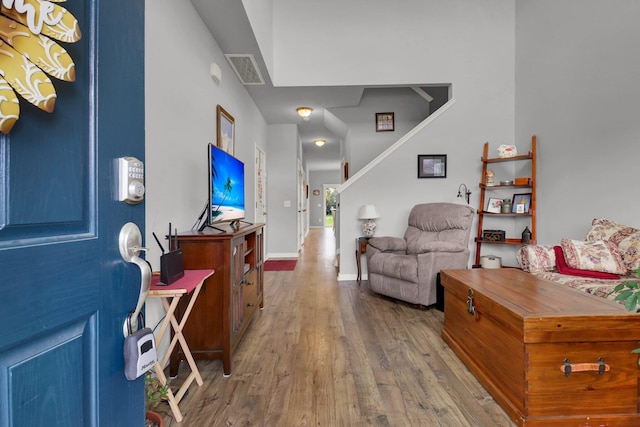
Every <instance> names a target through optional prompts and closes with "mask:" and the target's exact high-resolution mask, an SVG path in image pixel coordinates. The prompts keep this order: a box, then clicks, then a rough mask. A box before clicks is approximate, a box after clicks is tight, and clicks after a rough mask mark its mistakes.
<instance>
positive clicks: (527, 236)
mask: <svg viewBox="0 0 640 427" xmlns="http://www.w3.org/2000/svg"><path fill="white" fill-rule="evenodd" d="M529 240H531V230H529V227H528V226H527V227H525V228H524V231H523V232H522V243H529Z"/></svg>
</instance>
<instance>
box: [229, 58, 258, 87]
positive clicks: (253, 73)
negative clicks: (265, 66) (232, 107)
mask: <svg viewBox="0 0 640 427" xmlns="http://www.w3.org/2000/svg"><path fill="white" fill-rule="evenodd" d="M224 56H225V57H226V58H227V61H229V64H231V68H233V71H235V73H236V75H237V76H238V78H239V79H240V82H241V83H242V84H244V85H263V84H264V79H263V78H262V74H261V73H260V68H258V63H257V62H256V59H255V58H254V56H253V55H251V54H244V55H234V54H228V53H226V54H225V55H224Z"/></svg>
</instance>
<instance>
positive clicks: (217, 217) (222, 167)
mask: <svg viewBox="0 0 640 427" xmlns="http://www.w3.org/2000/svg"><path fill="white" fill-rule="evenodd" d="M208 213H209V218H208V219H209V221H208V222H209V225H212V224H214V223H216V222H231V223H232V225H237V224H239V222H240V220H242V219H244V163H242V162H241V161H240V160H238V159H236V158H235V157H233V156H232V155H231V154H229V153H227V152H226V151H224V150H222V149H220V148H218V147H216V146H215V145H214V144H209V204H208Z"/></svg>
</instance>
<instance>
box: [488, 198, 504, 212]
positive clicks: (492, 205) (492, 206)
mask: <svg viewBox="0 0 640 427" xmlns="http://www.w3.org/2000/svg"><path fill="white" fill-rule="evenodd" d="M501 210H502V199H498V198H497V197H489V201H488V202H487V212H490V213H500V211H501Z"/></svg>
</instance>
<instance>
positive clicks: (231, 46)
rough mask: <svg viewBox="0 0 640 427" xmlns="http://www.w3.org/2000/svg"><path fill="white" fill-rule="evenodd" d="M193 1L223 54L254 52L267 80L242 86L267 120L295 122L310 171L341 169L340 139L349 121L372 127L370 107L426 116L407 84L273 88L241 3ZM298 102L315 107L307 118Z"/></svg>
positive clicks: (423, 104) (423, 105) (423, 103)
mask: <svg viewBox="0 0 640 427" xmlns="http://www.w3.org/2000/svg"><path fill="white" fill-rule="evenodd" d="M191 2H192V3H193V5H194V7H195V9H196V11H197V12H198V13H199V15H200V16H201V18H202V20H203V22H204V23H205V25H206V26H207V28H208V29H209V31H210V33H211V35H212V36H213V38H214V39H215V40H216V42H217V43H218V45H219V46H220V48H221V49H222V52H223V53H225V54H253V55H254V57H255V59H256V62H257V64H258V67H259V68H260V72H261V73H262V76H263V78H264V80H265V84H264V85H245V88H246V90H247V92H248V93H249V96H251V98H252V99H253V101H254V102H255V103H256V106H257V107H258V109H259V110H260V112H261V113H262V115H263V116H264V118H265V120H266V122H267V123H269V124H297V126H298V132H299V134H300V137H301V139H302V147H303V153H304V159H305V162H306V164H307V170H308V171H319V170H339V169H340V157H341V154H340V141H341V139H342V138H344V136H345V135H346V134H347V132H348V129H349V124H353V123H364V122H370V123H371V126H373V125H374V118H375V115H374V113H373V111H378V112H382V111H393V112H395V113H396V117H399V114H398V113H399V112H402V117H403V118H404V119H406V120H415V121H420V120H422V119H424V118H426V117H427V116H428V114H429V103H428V102H427V101H426V100H425V99H424V98H423V97H421V96H420V95H419V94H418V93H416V92H415V91H414V90H412V89H410V88H407V87H364V86H341V87H327V86H321V87H274V86H273V84H272V83H271V79H270V78H269V75H268V73H267V68H266V66H265V64H264V60H263V58H262V55H261V53H260V49H259V48H258V43H257V41H256V39H255V37H254V34H253V30H252V28H251V25H250V24H249V19H248V18H247V15H246V13H245V11H244V7H243V5H242V2H241V1H240V0H232V1H225V0H191ZM234 77H235V76H234ZM444 101H446V99H445V100H444ZM301 106H304V107H311V108H313V110H314V111H313V113H312V115H311V117H310V118H309V120H303V119H302V118H300V117H299V116H298V115H297V113H296V108H297V107H301ZM411 116H414V117H411ZM318 138H321V139H325V140H326V141H327V142H326V144H325V145H324V146H323V147H317V146H316V145H315V144H314V143H313V141H314V140H315V139H318Z"/></svg>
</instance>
